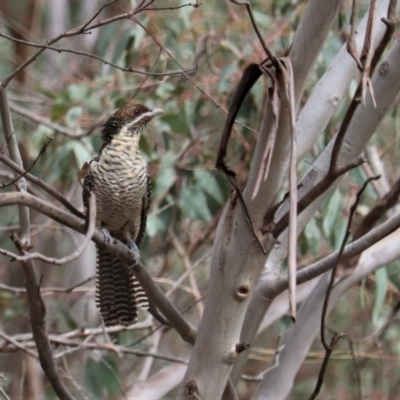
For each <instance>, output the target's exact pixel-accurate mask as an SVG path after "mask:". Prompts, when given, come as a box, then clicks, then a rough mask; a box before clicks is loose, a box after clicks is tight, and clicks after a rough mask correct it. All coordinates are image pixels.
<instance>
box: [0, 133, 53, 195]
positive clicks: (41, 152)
mask: <svg viewBox="0 0 400 400" xmlns="http://www.w3.org/2000/svg"><path fill="white" fill-rule="evenodd" d="M52 140H53V136H47V138H46V140H45V142H44V143H43V146H42V148H41V149H40V151H39V154H38V155H37V157H36V158H35V160H34V161H33V163H32V164H31V166H30V167H29V168H28V169H26V170H25V171H24V172H23V173H22V174H20V175H19V176H17V177H16V178H14V179H13V180H12V181H11V182H8V183H2V184H1V185H0V188H2V189H4V188H6V187H8V186H12V185H14V183H16V182H17V181H19V180H20V179H21V178H25V176H26V174H28V173H29V171H30V170H31V169H32V168H33V167H34V166H35V164H36V163H37V162H38V161H39V158H40V157H41V156H42V155H43V154H44V153H45V151H46V150H47V147H48V146H49V144H50V142H51V141H52Z"/></svg>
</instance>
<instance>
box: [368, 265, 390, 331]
mask: <svg viewBox="0 0 400 400" xmlns="http://www.w3.org/2000/svg"><path fill="white" fill-rule="evenodd" d="M375 279H376V291H375V304H374V309H373V310H372V322H373V324H374V325H375V326H376V327H377V326H378V320H379V314H380V313H381V311H382V308H383V305H384V303H385V298H386V293H387V271H386V268H380V269H378V271H376V272H375Z"/></svg>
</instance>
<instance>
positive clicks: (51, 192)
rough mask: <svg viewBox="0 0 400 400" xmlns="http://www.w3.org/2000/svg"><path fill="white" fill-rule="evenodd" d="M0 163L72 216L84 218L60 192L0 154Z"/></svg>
mask: <svg viewBox="0 0 400 400" xmlns="http://www.w3.org/2000/svg"><path fill="white" fill-rule="evenodd" d="M0 161H1V162H2V163H4V164H6V165H7V166H8V167H9V168H11V169H12V170H14V171H15V172H17V173H19V174H21V175H22V174H24V177H25V178H26V179H27V180H28V181H30V182H32V183H34V184H35V185H37V186H39V187H40V188H41V189H43V190H44V191H45V192H46V193H48V194H49V195H50V196H52V197H54V198H55V199H56V200H58V201H59V202H60V203H61V204H62V205H63V206H64V207H65V208H66V209H67V210H69V211H70V212H71V213H72V214H74V215H76V216H77V217H79V218H85V214H83V213H82V212H81V211H79V210H78V209H76V208H75V207H74V206H73V205H72V204H71V203H70V202H69V201H68V200H67V199H66V198H65V197H64V196H63V195H62V194H61V193H60V192H58V191H57V190H55V189H54V188H53V187H51V186H50V185H48V184H47V183H46V182H44V181H42V180H41V179H40V178H37V177H36V176H34V175H31V174H30V173H25V170H24V169H23V168H21V167H20V166H18V164H16V163H15V162H14V161H12V160H11V159H9V158H8V157H6V156H4V154H1V153H0Z"/></svg>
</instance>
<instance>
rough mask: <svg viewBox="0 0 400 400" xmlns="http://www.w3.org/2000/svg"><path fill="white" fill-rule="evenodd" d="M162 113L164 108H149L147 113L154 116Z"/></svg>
mask: <svg viewBox="0 0 400 400" xmlns="http://www.w3.org/2000/svg"><path fill="white" fill-rule="evenodd" d="M160 114H164V110H162V109H161V108H155V109H154V110H151V111H150V113H149V116H150V117H155V116H156V115H160Z"/></svg>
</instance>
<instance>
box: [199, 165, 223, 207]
mask: <svg viewBox="0 0 400 400" xmlns="http://www.w3.org/2000/svg"><path fill="white" fill-rule="evenodd" d="M193 175H194V177H195V179H196V182H197V183H198V185H199V187H201V188H202V189H203V190H204V192H206V193H207V194H208V195H209V196H211V197H212V198H213V199H214V200H216V201H217V203H218V204H223V203H224V201H225V199H224V195H223V192H222V190H221V187H220V186H219V184H218V182H217V179H216V178H215V176H214V175H213V173H212V172H211V171H201V170H197V171H194V174H193Z"/></svg>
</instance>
